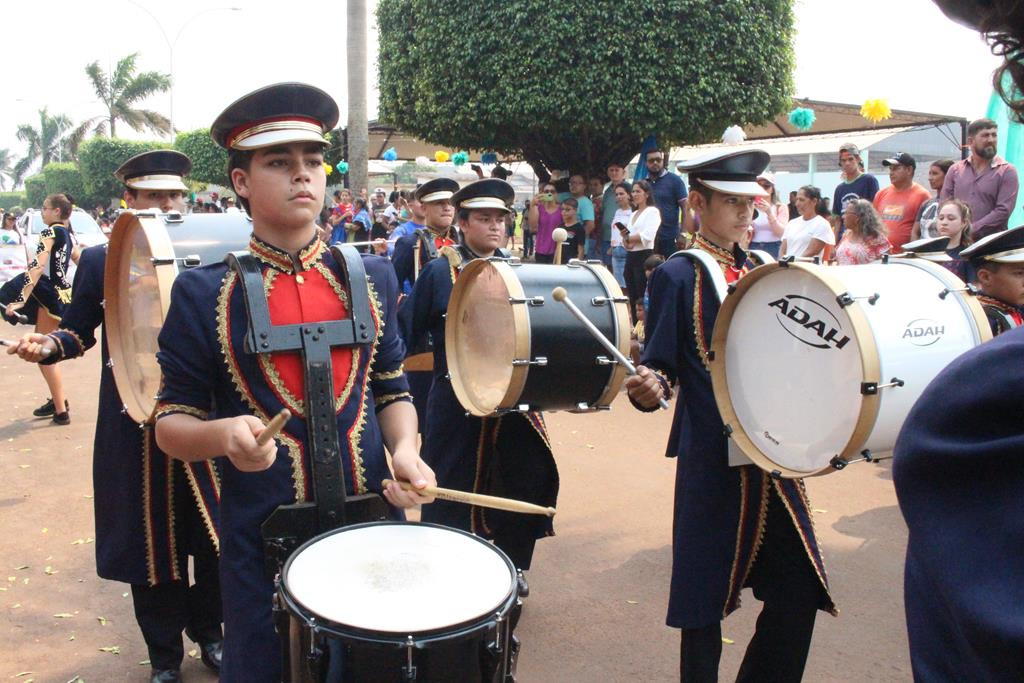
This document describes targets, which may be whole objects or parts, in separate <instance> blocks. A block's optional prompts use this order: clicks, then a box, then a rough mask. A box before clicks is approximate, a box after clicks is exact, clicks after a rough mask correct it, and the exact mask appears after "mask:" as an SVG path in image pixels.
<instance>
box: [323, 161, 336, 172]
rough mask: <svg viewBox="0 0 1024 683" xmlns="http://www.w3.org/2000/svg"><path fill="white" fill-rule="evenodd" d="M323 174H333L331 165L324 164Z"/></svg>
mask: <svg viewBox="0 0 1024 683" xmlns="http://www.w3.org/2000/svg"><path fill="white" fill-rule="evenodd" d="M324 173H326V174H327V175H331V174H332V173H334V169H333V168H331V165H330V164H329V163H327V162H326V161H325V162H324Z"/></svg>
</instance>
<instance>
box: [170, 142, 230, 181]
mask: <svg viewBox="0 0 1024 683" xmlns="http://www.w3.org/2000/svg"><path fill="white" fill-rule="evenodd" d="M174 149H176V150H178V151H179V152H181V153H182V154H184V155H185V156H187V157H188V158H189V159H191V160H192V172H191V173H189V174H188V177H189V178H190V179H192V180H195V181H198V182H201V183H209V184H213V185H221V186H223V187H232V185H231V179H230V178H228V153H227V150H225V149H224V148H223V147H220V146H219V145H218V144H217V143H216V142H214V141H213V138H211V137H210V129H209V128H197V129H196V130H190V131H188V132H185V133H178V136H177V137H176V138H175V139H174Z"/></svg>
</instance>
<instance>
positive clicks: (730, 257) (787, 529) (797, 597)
mask: <svg viewBox="0 0 1024 683" xmlns="http://www.w3.org/2000/svg"><path fill="white" fill-rule="evenodd" d="M768 161H769V157H768V154H766V153H765V152H762V151H760V150H752V151H748V152H726V153H719V154H714V155H710V156H709V157H704V158H702V159H697V160H693V161H691V162H689V163H685V164H681V165H680V170H683V171H685V172H687V173H688V174H689V181H690V204H691V208H693V209H694V210H695V211H696V212H697V213H698V214H699V215H700V217H701V226H700V231H699V233H698V235H697V238H696V244H695V247H696V248H698V249H703V250H704V251H706V252H707V253H708V254H710V255H711V256H712V257H713V258H714V259H715V261H716V262H717V263H718V265H719V266H720V267H721V269H722V272H723V273H724V274H725V278H726V280H727V281H730V282H733V281H736V280H737V279H739V278H740V277H742V276H743V274H744V273H746V272H747V271H748V270H749V269H751V268H753V264H752V262H751V261H749V260H748V259H747V256H746V253H745V252H744V251H743V250H742V249H740V248H739V247H738V245H737V243H738V242H739V241H740V240H741V239H742V238H743V236H744V234H745V233H746V231H747V227H748V226H749V225H750V221H751V217H752V216H753V210H754V201H755V199H756V198H758V197H764V196H766V194H767V193H766V192H765V191H764V190H763V189H761V187H760V186H759V185H758V184H757V176H758V175H759V174H760V173H762V172H763V171H764V169H765V167H766V166H767V165H768ZM649 292H650V307H649V308H648V310H647V314H646V315H647V320H646V325H645V328H646V330H645V331H646V336H647V338H646V345H645V347H644V353H643V356H642V358H641V361H642V363H643V364H642V365H641V366H640V367H639V374H638V375H636V376H633V377H630V378H629V379H628V380H627V382H626V386H627V389H628V393H629V398H630V400H631V401H632V402H633V403H634V405H636V406H637V407H638V408H639V409H640V410H644V411H651V410H655V409H657V407H658V399H659V398H661V397H670V396H671V395H672V393H673V387H676V388H677V390H678V392H679V400H678V402H677V405H676V412H675V419H674V421H673V423H672V432H671V435H670V437H669V443H668V448H667V453H666V455H668V456H669V457H677V458H678V462H677V465H676V492H675V513H674V528H673V544H672V545H673V553H674V560H673V566H672V585H671V592H670V596H669V608H668V620H667V621H668V625H669V626H672V627H675V628H679V629H681V630H682V637H681V646H680V676H681V680H682V681H684V682H690V681H716V680H718V664H719V660H720V658H721V654H722V631H721V620H722V619H723V618H724V617H726V616H727V615H728V614H729V613H730V612H732V611H733V610H735V609H737V608H738V607H739V595H740V591H741V590H742V589H743V588H744V587H745V586H750V587H752V588H753V590H754V596H755V597H756V598H758V599H759V600H761V601H763V603H764V607H763V608H762V610H761V614H760V615H759V616H758V619H757V628H756V631H755V633H754V636H753V638H752V640H751V642H750V644H749V645H748V647H747V652H746V655H745V657H744V659H743V664H742V666H741V667H740V672H739V676H738V679H737V680H739V681H799V680H800V679H801V677H802V675H803V670H804V666H805V664H806V660H807V654H808V651H809V649H810V643H811V636H812V632H813V629H814V621H815V616H816V612H817V610H819V609H823V610H827V611H830V612H833V613H835V611H834V606H833V604H832V600H831V598H830V596H829V592H828V579H827V576H826V573H825V565H824V562H823V560H822V555H821V549H820V547H819V545H818V542H817V539H816V538H815V535H814V529H813V525H812V522H811V508H810V504H809V502H808V500H807V495H806V492H805V489H804V484H803V481H801V480H799V479H776V478H773V477H771V476H770V475H769V474H768V473H767V472H764V471H762V470H760V469H758V468H757V467H755V466H753V465H744V466H738V467H730V466H729V463H728V457H727V448H728V446H727V437H726V436H725V433H724V431H723V423H722V418H721V416H720V415H719V413H718V409H717V407H716V404H715V399H714V395H713V393H712V388H711V375H710V372H709V370H708V349H709V348H710V344H711V341H710V340H711V331H712V328H713V327H714V323H715V318H716V316H717V315H718V309H719V301H718V298H717V295H716V293H715V289H714V288H713V286H712V284H711V279H710V278H709V277H708V276H707V275H706V274H704V273H703V272H702V270H701V267H700V266H697V265H695V263H694V261H691V260H690V259H689V258H685V257H684V256H682V255H677V256H675V257H674V258H670V259H669V260H668V261H667V262H665V263H664V264H663V265H662V266H660V267H659V268H658V269H657V270H655V271H654V275H653V277H652V280H651V283H650V286H649Z"/></svg>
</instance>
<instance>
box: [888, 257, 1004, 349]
mask: <svg viewBox="0 0 1024 683" xmlns="http://www.w3.org/2000/svg"><path fill="white" fill-rule="evenodd" d="M887 264H888V265H893V264H898V265H903V266H913V267H914V268H920V269H921V270H925V271H928V272H929V273H931V274H932V275H933V276H935V278H936V279H938V280H941V281H942V282H943V284H945V285H946V287H947V288H948V289H949V292H950V294H955V295H956V298H957V301H959V302H960V305H961V306H962V307H963V309H964V312H966V313H968V314H969V315H970V317H971V319H972V320H973V321H974V329H975V332H977V335H978V336H977V338H976V339H975V342H976V343H975V346H977V345H978V344H982V343H984V342H987V341H989V340H990V339H992V327H991V326H990V325H989V323H988V316H986V315H985V308H984V307H983V306H982V305H981V302H980V301H978V299H977V296H976V295H977V292H976V291H975V290H974V289H973V288H969V287H968V286H967V283H965V282H964V281H963V280H961V279H960V278H958V277H957V276H956V275H954V274H953V273H952V272H950V270H949V269H948V268H945V267H944V266H942V265H940V264H938V263H934V262H932V261H928V260H927V259H923V258H901V257H899V256H897V257H895V258H894V257H890V258H889V260H888V261H887ZM965 291H966V292H968V293H970V296H965V295H964V292H965Z"/></svg>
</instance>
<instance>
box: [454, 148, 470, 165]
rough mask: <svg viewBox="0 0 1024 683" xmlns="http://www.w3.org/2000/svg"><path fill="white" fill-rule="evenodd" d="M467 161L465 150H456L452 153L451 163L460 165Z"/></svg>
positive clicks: (467, 154) (467, 153)
mask: <svg viewBox="0 0 1024 683" xmlns="http://www.w3.org/2000/svg"><path fill="white" fill-rule="evenodd" d="M467 161H469V152H467V151H465V150H463V151H461V152H456V153H455V154H453V155H452V163H453V164H455V166H462V165H464V164H465V163H466V162H467Z"/></svg>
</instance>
